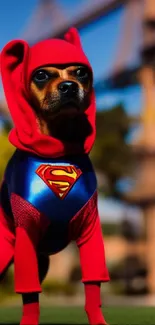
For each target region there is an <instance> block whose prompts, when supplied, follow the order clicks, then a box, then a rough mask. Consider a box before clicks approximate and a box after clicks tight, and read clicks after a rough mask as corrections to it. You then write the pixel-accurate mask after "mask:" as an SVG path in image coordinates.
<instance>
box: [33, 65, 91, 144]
mask: <svg viewBox="0 0 155 325" xmlns="http://www.w3.org/2000/svg"><path fill="white" fill-rule="evenodd" d="M30 92H31V98H32V103H33V107H34V109H35V112H36V114H37V117H38V123H39V128H40V131H41V132H42V133H43V134H46V135H52V136H54V137H56V138H58V139H60V140H64V141H72V142H75V141H78V142H80V141H83V140H84V137H86V136H87V134H88V133H89V132H90V131H89V125H87V124H86V123H85V125H84V127H83V129H82V130H81V128H80V127H81V122H83V120H84V118H85V115H84V114H83V113H84V112H85V110H86V109H87V108H88V106H89V104H90V94H91V92H92V73H91V71H90V70H89V69H88V67H86V66H76V65H75V66H69V65H68V66H58V67H57V66H55V67H52V66H45V67H41V68H39V69H37V70H36V71H34V73H33V75H32V80H31V83H30ZM81 120H82V121H81ZM79 129H80V133H79Z"/></svg>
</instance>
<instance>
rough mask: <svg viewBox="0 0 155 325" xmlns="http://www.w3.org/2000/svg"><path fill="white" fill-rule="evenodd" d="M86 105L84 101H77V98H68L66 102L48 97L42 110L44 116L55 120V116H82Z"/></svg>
mask: <svg viewBox="0 0 155 325" xmlns="http://www.w3.org/2000/svg"><path fill="white" fill-rule="evenodd" d="M87 107H88V103H86V101H84V100H81V101H80V100H78V98H74V99H72V98H70V99H66V100H60V99H59V98H52V97H48V98H47V99H46V108H45V109H44V110H43V111H44V114H45V115H46V116H48V117H49V118H55V117H56V116H60V115H61V116H66V115H67V116H68V115H69V116H70V115H79V114H83V113H84V111H85V110H86V108H87Z"/></svg>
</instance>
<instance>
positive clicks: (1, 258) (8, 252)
mask: <svg viewBox="0 0 155 325" xmlns="http://www.w3.org/2000/svg"><path fill="white" fill-rule="evenodd" d="M14 243H15V236H14V235H13V234H12V233H11V231H10V230H9V229H8V228H6V227H5V226H4V225H3V224H2V222H1V221H0V274H2V273H3V272H4V271H5V270H6V269H7V267H8V266H9V264H10V263H11V261H12V260H13V257H14Z"/></svg>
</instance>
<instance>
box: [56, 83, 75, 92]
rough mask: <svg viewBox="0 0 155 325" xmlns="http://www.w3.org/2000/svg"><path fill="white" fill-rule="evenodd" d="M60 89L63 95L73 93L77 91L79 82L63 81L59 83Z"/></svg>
mask: <svg viewBox="0 0 155 325" xmlns="http://www.w3.org/2000/svg"><path fill="white" fill-rule="evenodd" d="M58 89H59V90H60V92H61V93H62V94H63V95H72V94H74V93H76V92H77V90H78V84H77V83H76V82H74V81H63V82H61V83H60V84H59V85H58Z"/></svg>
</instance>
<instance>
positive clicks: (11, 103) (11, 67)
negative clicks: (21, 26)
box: [1, 28, 96, 158]
mask: <svg viewBox="0 0 155 325" xmlns="http://www.w3.org/2000/svg"><path fill="white" fill-rule="evenodd" d="M67 63H69V64H70V63H81V64H85V65H87V66H88V67H89V68H90V69H91V66H90V63H89V61H88V59H87V57H86V56H85V54H84V52H83V50H82V46H81V42H80V38H79V35H78V32H77V31H76V29H74V28H71V29H70V30H69V31H68V32H67V34H66V35H65V37H64V40H60V39H49V40H45V41H41V42H39V43H37V44H35V45H34V46H32V47H29V45H28V44H27V43H26V42H25V41H22V40H15V41H11V42H9V43H8V44H7V45H6V46H5V47H4V49H3V50H2V53H1V75H2V82H3V87H4V92H5V96H6V100H7V104H8V107H9V110H10V113H11V116H12V119H13V122H14V128H13V129H12V130H11V132H10V134H9V140H10V142H11V143H12V144H13V145H14V146H15V147H16V148H19V149H21V150H25V151H29V152H32V153H35V154H37V155H39V156H44V157H53V158H54V157H60V156H64V155H66V154H67V155H68V154H78V153H89V152H90V150H91V148H92V146H93V143H94V139H95V112H96V107H95V96H94V92H93V93H92V99H91V104H90V106H89V107H88V109H87V110H86V112H85V115H86V116H87V120H88V121H89V124H90V125H91V130H92V131H91V134H89V136H88V137H87V138H86V139H85V141H84V143H83V145H82V147H81V146H80V145H78V144H76V145H75V144H71V143H63V142H62V141H60V140H58V139H56V138H54V137H51V136H47V135H43V134H40V132H39V130H38V126H37V120H36V116H35V113H34V111H33V109H32V108H31V105H30V100H29V83H30V78H31V75H32V72H33V71H34V70H35V69H36V68H38V67H40V66H44V65H48V64H67Z"/></svg>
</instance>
